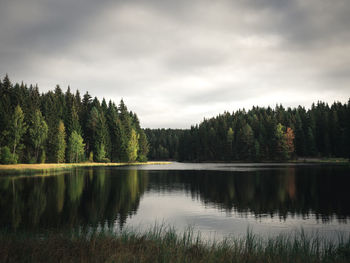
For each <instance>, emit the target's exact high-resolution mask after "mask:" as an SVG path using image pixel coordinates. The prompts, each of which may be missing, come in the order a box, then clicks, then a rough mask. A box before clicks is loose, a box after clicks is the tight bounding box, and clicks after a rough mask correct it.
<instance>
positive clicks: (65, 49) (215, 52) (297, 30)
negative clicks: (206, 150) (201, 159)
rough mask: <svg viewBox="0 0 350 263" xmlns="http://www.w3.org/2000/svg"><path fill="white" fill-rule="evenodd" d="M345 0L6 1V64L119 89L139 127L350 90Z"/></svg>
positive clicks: (47, 85)
mask: <svg viewBox="0 0 350 263" xmlns="http://www.w3.org/2000/svg"><path fill="white" fill-rule="evenodd" d="M349 14H350V1H348V0H329V1H326V0H291V1H287V0H285V1H284V0H237V1H223V0H222V1H221V0H218V1H211V0H208V1H205V0H201V1H199V0H198V1H196V0H193V1H188V0H177V1H171V0H169V1H166V0H152V1H145V0H139V1H137V0H136V1H112V0H111V1H109V0H103V1H101V0H100V1H94V0H76V1H71V0H60V1H57V0H36V1H35V0H0V74H1V76H2V77H3V76H4V75H5V73H8V74H9V76H10V78H11V80H12V81H14V82H21V81H22V80H23V81H24V82H25V83H28V84H30V83H33V84H35V83H37V84H38V85H39V88H40V90H41V91H47V90H52V89H53V88H54V87H55V85H56V84H59V85H60V86H61V87H62V88H63V89H64V90H65V89H66V88H67V86H68V85H70V87H71V89H72V90H76V89H79V90H80V92H81V93H85V92H86V91H89V93H90V94H91V95H92V96H97V97H99V98H100V99H101V98H102V97H105V98H106V99H107V100H109V99H111V100H114V101H116V102H119V100H120V99H121V98H123V99H124V101H125V102H126V104H127V106H128V108H129V109H130V110H132V111H134V112H136V113H137V114H138V116H139V118H140V120H141V125H142V126H143V127H151V128H160V127H164V128H189V127H190V125H191V124H195V123H198V122H200V121H201V120H203V118H204V117H206V118H207V117H211V116H215V115H217V114H219V113H223V112H224V111H225V110H226V111H230V112H232V111H233V110H237V109H238V108H243V107H244V108H246V109H248V108H250V107H252V106H253V105H259V106H267V105H271V106H274V105H275V104H276V103H282V104H283V105H285V106H297V105H299V104H300V105H303V106H307V107H308V106H310V104H311V103H312V102H316V101H318V100H323V101H326V102H329V103H332V102H333V101H341V102H347V100H348V99H349V97H350V30H349V25H350V15H349Z"/></svg>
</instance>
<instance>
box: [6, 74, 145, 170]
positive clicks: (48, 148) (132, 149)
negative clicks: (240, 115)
mask: <svg viewBox="0 0 350 263" xmlns="http://www.w3.org/2000/svg"><path fill="white" fill-rule="evenodd" d="M0 98H1V101H0V163H44V162H55V163H63V162H81V161H87V160H89V161H96V162H109V161H112V162H118V161H123V162H131V161H136V160H137V161H146V160H147V154H148V147H149V146H148V142H147V138H146V135H145V133H144V131H143V130H142V129H141V127H140V123H139V120H138V117H137V115H136V114H135V113H133V112H131V111H128V109H127V107H126V105H125V104H124V102H123V100H121V101H120V104H119V105H118V106H117V105H116V104H115V103H114V102H112V101H109V102H108V104H107V102H106V100H105V99H103V100H102V102H100V101H99V100H98V99H97V98H96V97H95V98H92V97H91V96H90V94H89V93H88V92H86V93H85V95H84V96H83V98H81V96H80V93H79V91H78V90H77V91H76V93H75V94H73V93H71V90H70V88H69V87H68V89H67V91H66V92H65V93H64V92H63V91H62V89H61V88H60V87H59V86H56V88H55V90H54V91H48V92H47V93H42V94H40V93H39V89H38V86H33V85H30V86H29V87H28V86H27V85H26V84H23V83H21V84H18V83H16V84H12V83H11V82H10V79H9V77H8V76H7V75H6V76H5V77H4V78H3V80H2V81H1V80H0Z"/></svg>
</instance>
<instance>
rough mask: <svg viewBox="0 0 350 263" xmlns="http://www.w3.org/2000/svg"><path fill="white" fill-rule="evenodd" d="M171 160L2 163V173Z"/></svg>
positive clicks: (42, 171) (48, 170)
mask: <svg viewBox="0 0 350 263" xmlns="http://www.w3.org/2000/svg"><path fill="white" fill-rule="evenodd" d="M169 163H170V162H143V163H141V162H132V163H93V162H89V163H88V162H86V163H41V164H3V165H0V174H18V173H28V172H29V173H31V172H33V173H45V172H51V171H59V170H67V169H72V168H77V167H97V166H126V165H144V164H169Z"/></svg>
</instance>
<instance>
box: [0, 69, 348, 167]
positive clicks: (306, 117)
mask: <svg viewBox="0 0 350 263" xmlns="http://www.w3.org/2000/svg"><path fill="white" fill-rule="evenodd" d="M0 96H1V101H0V162H1V163H44V162H55V163H64V162H82V161H95V162H132V161H146V160H147V158H148V159H151V160H180V161H270V160H276V161H284V160H290V159H295V158H296V157H317V158H319V157H342V158H349V157H350V100H349V102H348V103H347V104H342V103H340V102H335V103H333V104H332V105H331V106H329V105H328V104H326V103H324V102H317V104H312V106H311V108H310V109H305V108H304V107H301V106H299V107H298V108H287V109H285V108H284V107H283V106H282V105H277V106H276V107H275V108H274V109H272V108H270V107H267V108H263V107H253V108H252V109H251V110H249V111H246V110H244V109H243V110H238V111H236V112H232V113H229V112H225V113H224V114H220V115H218V116H217V117H214V118H211V119H204V120H203V121H202V122H201V123H200V124H199V125H195V126H192V127H191V128H190V129H187V130H186V129H185V130H183V129H141V127H140V122H139V120H138V117H137V115H136V114H135V113H133V112H131V111H128V109H127V107H126V105H125V104H124V102H123V100H121V101H120V103H119V105H118V106H117V105H116V104H115V103H114V102H112V101H109V102H108V103H107V102H106V100H105V99H103V100H102V102H100V101H99V100H98V99H97V98H96V97H95V98H92V97H91V96H90V94H89V93H88V92H86V93H85V94H84V95H83V97H81V95H80V93H79V91H78V90H77V91H76V92H75V94H73V93H71V91H70V88H69V87H68V89H67V90H66V91H65V92H63V91H62V89H61V88H60V87H59V86H56V88H55V90H54V91H48V92H47V93H40V92H39V88H38V86H36V85H35V86H33V85H30V86H29V87H28V86H27V85H26V84H23V83H21V84H18V83H16V84H12V83H11V81H10V79H9V77H8V76H7V75H6V76H5V77H4V78H3V80H2V81H0Z"/></svg>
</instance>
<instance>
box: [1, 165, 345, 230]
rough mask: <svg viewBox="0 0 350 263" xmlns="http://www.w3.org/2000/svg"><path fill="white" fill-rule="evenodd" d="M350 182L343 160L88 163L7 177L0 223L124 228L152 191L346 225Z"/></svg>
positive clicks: (223, 208)
mask: <svg viewBox="0 0 350 263" xmlns="http://www.w3.org/2000/svg"><path fill="white" fill-rule="evenodd" d="M349 183H350V178H349V168H348V167H342V166H319V167H318V166H316V167H298V166H292V167H284V168H283V169H282V168H281V169H271V170H268V169H264V170H256V171H248V172H247V171H246V172H239V171H214V170H135V169H131V168H130V169H116V168H94V169H93V168H89V169H76V170H73V171H70V172H67V173H65V174H64V175H57V176H48V177H29V176H28V177H2V178H0V196H1V199H0V213H1V215H0V227H1V228H5V227H6V228H11V229H13V230H19V229H26V230H36V229H40V228H71V227H76V226H104V227H114V226H115V223H116V222H117V224H118V225H119V227H120V228H122V227H123V225H124V224H125V222H126V220H127V218H128V217H131V216H132V215H134V214H136V213H137V210H138V207H139V204H140V199H141V197H142V196H143V195H144V194H148V193H155V192H156V193H175V194H176V195H178V196H179V198H180V197H183V196H184V195H190V196H191V197H192V199H195V200H200V202H201V203H202V205H203V204H204V205H206V206H210V207H214V208H216V209H217V213H218V214H220V213H226V214H230V213H240V215H241V216H244V214H245V213H252V214H254V215H255V216H256V217H257V218H259V217H265V216H266V215H268V216H271V217H276V216H278V217H280V218H281V219H282V220H284V219H286V218H287V217H290V216H291V217H293V216H302V217H304V218H307V217H308V216H309V215H313V216H315V217H316V218H318V219H320V222H329V221H331V220H333V219H337V220H339V221H341V222H343V223H346V220H347V219H348V218H349V217H350V206H349V205H348V204H349V203H350V195H349V194H348V189H347V188H348V185H349ZM159 198H162V197H161V196H160V197H159ZM184 205H185V204H184ZM155 209H162V207H156V208H155ZM178 213H179V216H181V211H178ZM141 216H142V215H141Z"/></svg>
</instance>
